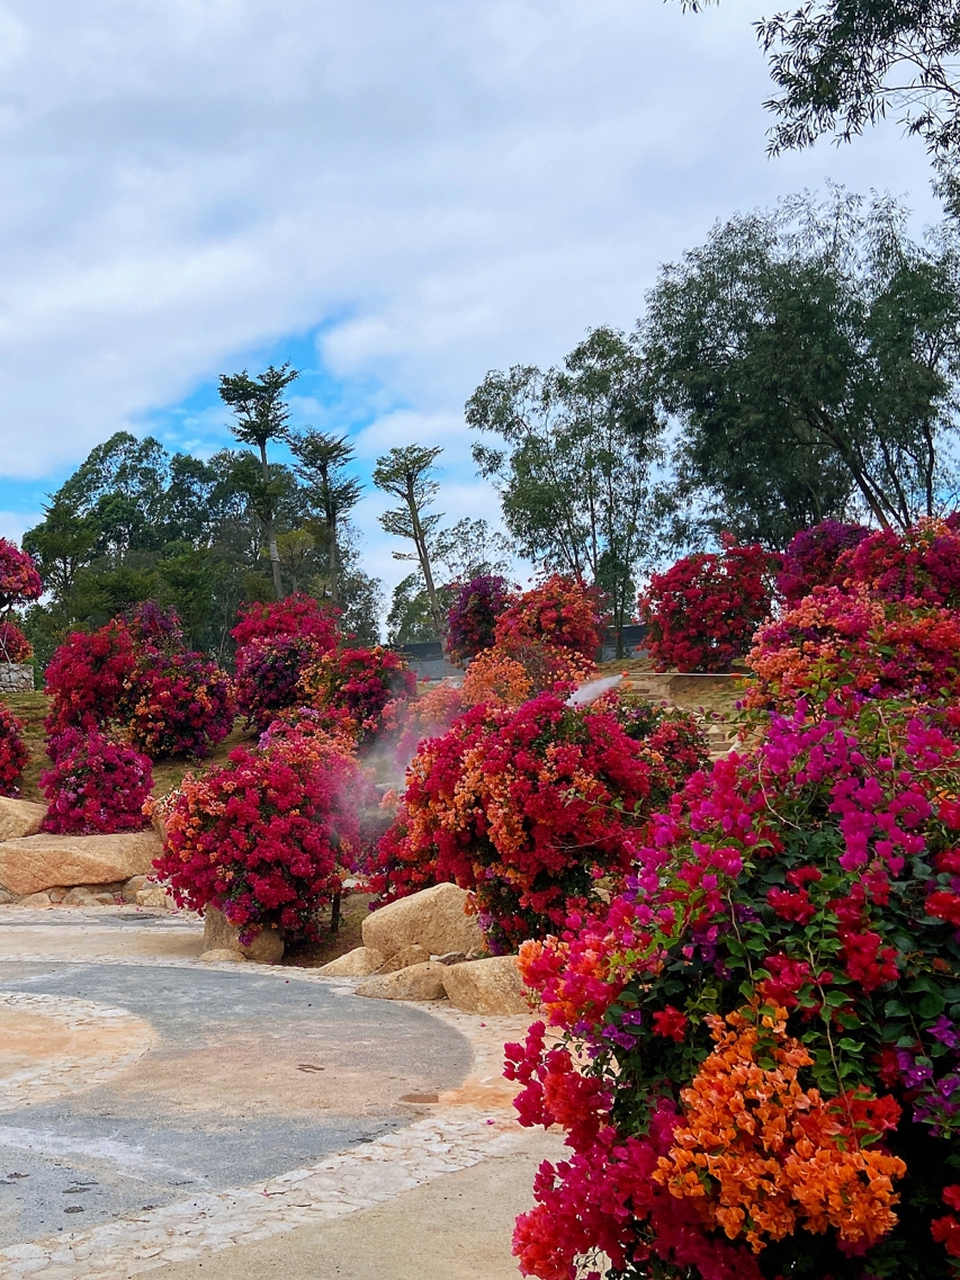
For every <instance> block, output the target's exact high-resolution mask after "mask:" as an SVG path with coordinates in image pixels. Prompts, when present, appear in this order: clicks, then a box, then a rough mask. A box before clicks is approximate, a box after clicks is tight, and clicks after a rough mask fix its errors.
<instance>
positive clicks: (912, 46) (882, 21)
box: [682, 0, 960, 202]
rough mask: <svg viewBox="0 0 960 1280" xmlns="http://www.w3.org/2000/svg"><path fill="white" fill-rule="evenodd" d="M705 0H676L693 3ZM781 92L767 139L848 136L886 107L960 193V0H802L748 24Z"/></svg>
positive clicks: (790, 142) (788, 141)
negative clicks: (959, 180) (959, 175)
mask: <svg viewBox="0 0 960 1280" xmlns="http://www.w3.org/2000/svg"><path fill="white" fill-rule="evenodd" d="M711 2H712V0H682V3H683V6H684V8H686V9H692V10H698V9H702V8H704V7H705V6H706V5H707V4H710V3H711ZM755 27H756V32H757V36H758V38H759V40H760V44H761V45H762V47H763V49H764V51H765V52H766V53H767V55H768V56H769V59H770V74H771V78H772V79H773V81H774V83H775V84H776V85H777V86H778V88H779V89H780V91H781V92H780V96H779V97H776V98H773V99H771V100H770V101H769V102H766V103H765V104H764V105H765V106H766V107H767V108H768V110H770V111H772V112H773V113H774V114H775V115H776V116H777V117H778V121H777V124H776V125H775V126H774V128H773V130H772V131H771V141H770V148H771V150H772V151H773V152H775V153H776V152H780V151H784V150H789V149H793V148H797V147H806V146H810V145H811V144H812V143H813V142H815V141H816V139H817V138H819V137H821V136H822V135H823V134H828V133H832V134H833V135H834V136H835V137H836V138H837V139H838V140H839V141H845V142H847V141H849V140H850V139H851V138H854V137H856V136H858V135H859V134H861V133H863V131H864V129H865V128H866V127H867V126H868V125H871V124H875V123H876V122H877V121H878V120H881V119H883V118H884V117H885V116H887V115H889V114H891V113H892V112H897V113H899V115H900V119H901V122H902V123H903V124H904V125H905V127H906V129H907V132H908V133H912V134H916V135H917V136H919V137H920V138H922V139H923V141H924V143H925V144H926V147H927V151H928V152H929V154H930V155H931V156H932V158H933V161H934V164H935V165H936V167H937V169H938V170H939V172H940V175H941V178H942V179H943V181H944V183H945V186H946V188H947V189H948V191H949V192H952V194H953V198H954V202H955V201H956V195H957V171H958V160H960V77H958V71H957V68H958V56H960V6H958V4H957V0H803V2H802V3H800V4H798V5H797V6H796V7H795V8H792V9H788V10H784V11H783V12H781V13H776V14H774V16H773V17H772V18H764V19H761V20H760V21H759V22H757V23H756V24H755Z"/></svg>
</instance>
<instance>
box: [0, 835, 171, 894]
mask: <svg viewBox="0 0 960 1280" xmlns="http://www.w3.org/2000/svg"><path fill="white" fill-rule="evenodd" d="M161 852H162V846H161V844H160V838H159V836H158V835H157V833H156V832H155V831H151V830H147V831H133V832H124V833H122V834H119V835H111V836H53V835H43V834H41V835H35V836H23V837H21V838H19V839H16V840H5V841H4V842H3V843H2V844H0V885H2V886H3V888H4V889H9V890H10V892H11V893H15V894H19V895H26V894H33V893H39V892H41V891H42V890H43V889H51V888H54V887H55V886H57V885H76V884H83V885H104V884H113V883H115V882H117V881H120V880H129V879H130V877H131V876H136V875H145V874H146V873H148V872H149V871H150V869H151V866H152V864H153V860H154V858H159V856H160V854H161Z"/></svg>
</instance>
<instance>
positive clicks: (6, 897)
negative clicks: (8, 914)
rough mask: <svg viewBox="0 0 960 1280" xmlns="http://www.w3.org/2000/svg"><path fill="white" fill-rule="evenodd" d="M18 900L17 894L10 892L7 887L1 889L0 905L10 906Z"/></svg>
mask: <svg viewBox="0 0 960 1280" xmlns="http://www.w3.org/2000/svg"><path fill="white" fill-rule="evenodd" d="M16 901H17V897H16V894H13V893H8V892H7V891H6V889H0V907H8V906H9V905H10V903H11V902H16Z"/></svg>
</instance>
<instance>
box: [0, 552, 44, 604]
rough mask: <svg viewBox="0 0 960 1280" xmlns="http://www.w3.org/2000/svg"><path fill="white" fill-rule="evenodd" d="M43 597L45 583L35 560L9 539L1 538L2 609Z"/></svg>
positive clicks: (0, 590)
mask: <svg viewBox="0 0 960 1280" xmlns="http://www.w3.org/2000/svg"><path fill="white" fill-rule="evenodd" d="M41 595H43V583H42V582H41V581H40V575H39V573H37V568H36V565H35V564H34V563H33V560H32V559H31V558H30V556H28V555H27V553H26V551H21V550H20V548H19V547H17V546H15V545H14V544H13V543H12V542H10V541H9V540H8V539H7V538H0V609H9V608H10V606H11V605H12V604H22V603H25V602H26V601H28V600H39V599H40V597H41Z"/></svg>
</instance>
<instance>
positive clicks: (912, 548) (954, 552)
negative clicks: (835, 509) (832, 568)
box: [842, 520, 960, 609]
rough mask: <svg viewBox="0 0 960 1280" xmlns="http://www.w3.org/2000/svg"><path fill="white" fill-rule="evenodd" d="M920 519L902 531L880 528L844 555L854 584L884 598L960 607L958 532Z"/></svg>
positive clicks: (938, 522) (944, 523)
mask: <svg viewBox="0 0 960 1280" xmlns="http://www.w3.org/2000/svg"><path fill="white" fill-rule="evenodd" d="M955 524H956V522H955V521H954V522H948V521H946V520H921V521H920V522H919V523H918V524H916V525H914V526H913V527H912V528H910V529H907V530H905V531H904V532H903V533H896V532H894V531H893V530H892V529H883V530H878V531H877V532H875V533H871V534H870V536H869V537H867V538H864V539H863V540H862V541H860V542H859V543H858V544H857V546H856V547H855V548H854V549H853V550H852V551H849V552H848V553H847V554H846V555H844V556H843V561H842V569H843V571H844V572H845V573H846V575H847V577H848V578H849V579H851V580H852V582H853V583H855V584H858V585H860V586H862V587H864V588H866V590H867V591H869V592H870V593H871V594H872V595H875V596H880V597H882V598H883V599H884V600H891V601H893V600H898V601H905V602H909V603H912V604H915V605H928V606H940V607H943V608H948V609H960V530H958V529H957V528H956V527H955Z"/></svg>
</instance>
